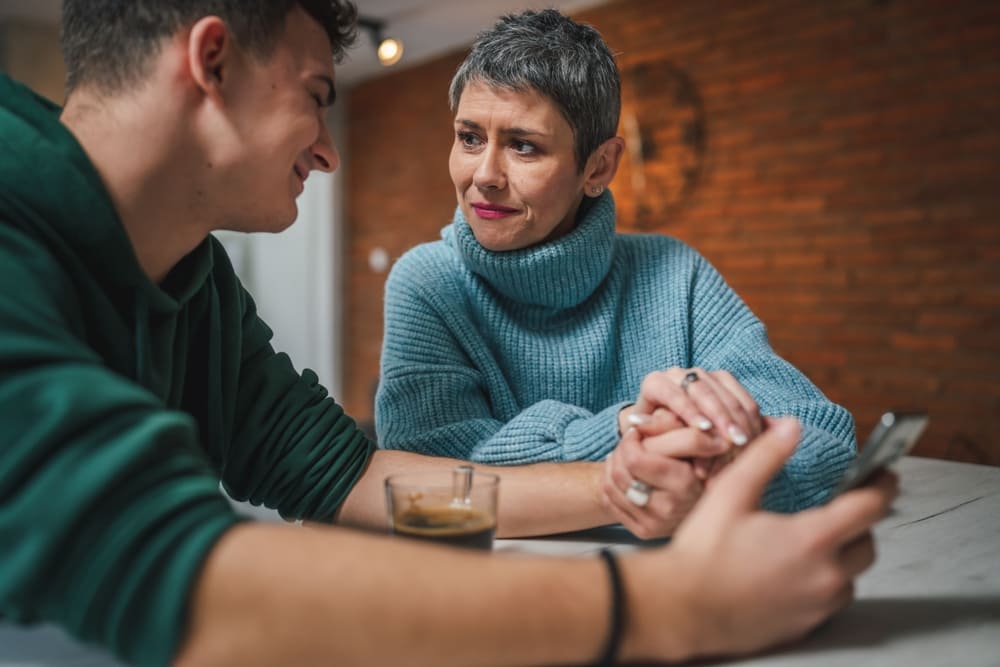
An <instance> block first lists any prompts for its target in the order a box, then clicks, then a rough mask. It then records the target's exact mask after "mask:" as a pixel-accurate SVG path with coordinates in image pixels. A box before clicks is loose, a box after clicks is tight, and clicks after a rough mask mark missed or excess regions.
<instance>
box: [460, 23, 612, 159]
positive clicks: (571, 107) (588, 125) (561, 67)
mask: <svg viewBox="0 0 1000 667" xmlns="http://www.w3.org/2000/svg"><path fill="white" fill-rule="evenodd" d="M473 82H482V83H485V84H487V85H489V86H494V87H498V88H505V89H509V90H517V91H523V90H527V89H533V90H535V91H537V92H539V93H541V94H542V95H545V96H546V97H548V98H550V99H551V100H552V101H553V102H555V104H556V106H557V107H558V108H559V111H561V112H562V115H563V117H565V118H566V121H567V122H568V123H569V125H570V127H571V128H572V129H573V136H574V139H575V147H576V160H577V166H578V168H579V169H580V170H582V169H583V168H584V166H585V165H586V163H587V158H588V157H590V155H591V153H593V152H594V150H596V149H597V147H598V146H600V145H601V144H602V143H603V142H605V141H607V140H608V139H610V138H612V137H613V136H615V133H616V132H617V130H618V116H619V114H620V112H621V81H620V79H619V76H618V67H617V66H616V65H615V59H614V56H613V55H612V54H611V50H610V49H609V48H608V45H607V44H605V42H604V39H603V38H602V37H601V35H600V33H598V32H597V30H595V29H594V28H593V27H591V26H589V25H584V24H581V23H577V22H575V21H573V20H572V19H570V18H569V17H567V16H565V15H563V14H561V13H560V12H558V11H556V10H555V9H546V10H543V11H526V12H522V13H520V14H509V15H507V16H504V17H502V18H501V19H500V20H499V21H497V23H496V24H495V25H494V26H493V27H492V28H490V29H488V30H485V31H483V32H481V33H479V35H478V36H477V37H476V41H475V43H473V45H472V51H471V52H470V53H469V55H468V56H467V57H466V59H465V61H464V62H463V63H462V64H461V65H460V66H459V68H458V71H457V72H455V76H454V78H453V79H452V80H451V89H450V91H449V95H450V98H451V109H452V111H455V110H456V109H457V108H458V102H459V99H461V97H462V92H463V91H464V90H465V87H466V86H467V85H469V84H470V83H473Z"/></svg>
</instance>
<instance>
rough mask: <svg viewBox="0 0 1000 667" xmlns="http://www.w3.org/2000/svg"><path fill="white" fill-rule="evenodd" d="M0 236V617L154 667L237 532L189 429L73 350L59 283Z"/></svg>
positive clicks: (178, 416)
mask: <svg viewBox="0 0 1000 667" xmlns="http://www.w3.org/2000/svg"><path fill="white" fill-rule="evenodd" d="M51 262H52V260H51V259H50V257H49V256H48V255H47V254H45V253H44V252H42V251H40V249H39V248H37V247H35V246H34V245H33V242H32V241H30V240H27V239H26V238H25V237H23V236H22V235H19V234H17V233H15V232H13V231H12V230H11V228H9V227H7V226H0V285H2V286H3V291H2V292H0V433H3V434H4V435H3V441H2V442H0V545H2V548H0V612H2V613H3V614H4V615H6V616H7V617H9V618H11V619H12V620H14V621H16V622H22V623H28V622H34V621H47V622H51V623H55V624H57V625H60V626H62V627H63V628H64V629H66V630H67V631H68V632H69V633H70V634H71V635H73V636H75V637H76V638H77V639H79V640H81V641H83V642H87V643H94V644H99V645H102V646H104V647H106V648H108V649H110V650H111V651H112V652H113V653H115V654H116V655H117V656H119V657H120V658H122V659H124V660H125V661H126V662H128V663H131V664H136V665H164V664H168V663H169V661H170V660H171V659H172V657H173V656H174V654H175V651H176V649H177V647H178V646H179V644H180V642H181V640H182V637H183V634H184V630H185V617H186V606H187V603H188V599H189V596H190V594H191V588H192V585H193V583H194V581H195V579H196V577H197V575H198V572H199V570H200V568H201V565H202V562H203V560H204V558H205V557H206V555H207V554H208V552H209V551H210V550H211V549H212V548H213V546H214V544H215V542H216V541H217V540H218V539H219V537H220V536H221V535H222V534H223V533H224V532H225V531H226V530H227V529H229V528H230V527H232V526H233V525H234V524H235V523H236V522H237V521H238V520H239V519H238V518H237V516H236V515H235V514H234V512H233V511H232V509H231V508H230V506H229V503H228V501H227V500H226V499H225V498H224V497H223V496H222V494H221V493H219V489H218V481H217V476H216V475H215V474H214V473H213V470H212V468H211V465H210V463H209V462H208V460H207V459H206V457H205V455H204V453H203V452H202V450H201V449H200V448H199V446H198V443H197V434H196V429H195V426H194V423H193V422H192V420H191V418H190V417H189V416H188V415H186V414H184V413H181V412H177V411H171V410H168V409H166V408H165V407H164V405H163V404H162V403H161V402H160V401H159V400H158V399H157V398H156V397H155V396H153V395H152V394H150V393H149V392H147V391H146V390H144V389H143V388H141V387H140V386H138V385H136V384H135V383H133V382H132V381H130V380H129V379H127V378H125V377H123V376H121V375H119V374H117V373H115V372H113V371H111V370H109V369H108V368H107V367H106V366H105V365H104V364H103V363H102V360H101V359H100V358H99V357H98V356H97V355H96V354H95V353H94V352H93V351H92V350H91V348H90V347H89V346H88V345H87V344H86V342H85V341H84V340H82V333H80V332H79V331H78V329H79V327H78V325H75V324H74V322H75V321H77V319H76V318H75V317H74V316H73V314H72V310H73V309H74V308H77V307H78V306H77V305H75V304H74V303H73V302H72V300H71V299H69V298H67V295H71V294H72V293H73V290H72V286H71V285H69V284H67V281H68V279H67V278H65V274H63V273H62V272H61V271H60V270H59V269H58V268H57V267H55V266H54V265H52V264H51Z"/></svg>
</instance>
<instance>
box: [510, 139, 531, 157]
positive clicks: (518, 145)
mask: <svg viewBox="0 0 1000 667" xmlns="http://www.w3.org/2000/svg"><path fill="white" fill-rule="evenodd" d="M510 146H511V148H513V149H514V152H515V153H517V154H518V155H533V154H534V153H536V152H537V150H538V149H536V148H535V145H534V144H532V143H529V142H527V141H518V140H515V141H512V142H511V144H510Z"/></svg>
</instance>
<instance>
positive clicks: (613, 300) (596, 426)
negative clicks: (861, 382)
mask: <svg viewBox="0 0 1000 667" xmlns="http://www.w3.org/2000/svg"><path fill="white" fill-rule="evenodd" d="M441 236H442V240H441V241H436V242H433V243H427V244H423V245H420V246H417V247H415V248H413V249H412V250H410V251H409V252H407V253H406V254H404V255H403V256H402V257H401V258H400V259H399V261H398V262H397V263H396V265H395V266H394V267H393V269H392V272H391V273H390V275H389V279H388V282H387V284H386V295H385V338H384V342H383V348H382V369H381V381H380V385H379V390H378V394H377V397H376V407H375V417H376V430H377V433H378V440H379V445H380V446H381V447H384V448H389V449H406V450H411V451H415V452H421V453H425V454H435V455H440V456H451V457H456V458H461V459H468V460H472V461H477V462H480V463H490V464H516V463H528V462H535V461H574V460H592V461H596V460H601V459H604V458H605V457H606V456H607V455H608V454H609V453H610V452H611V451H612V450H613V449H614V447H615V446H616V445H617V443H618V440H619V437H620V436H619V433H618V417H617V416H618V412H619V410H621V408H622V407H624V406H625V405H627V404H628V403H630V402H632V401H634V400H635V398H636V396H637V394H638V391H639V385H640V383H641V382H642V379H643V377H645V376H646V375H647V374H648V373H650V372H651V371H655V370H658V369H666V368H670V367H673V366H681V367H691V366H700V367H702V368H705V369H707V370H719V369H724V370H727V371H729V372H730V373H732V374H733V375H734V376H735V377H736V379H737V380H739V381H740V382H741V383H742V384H743V386H744V387H746V389H747V391H749V393H750V394H751V395H752V396H753V397H754V398H755V399H756V400H757V402H758V403H759V405H760V407H761V411H762V412H763V413H764V414H766V415H772V416H779V415H794V416H796V417H798V418H799V420H800V421H801V422H802V424H803V435H802V441H801V443H800V444H799V448H798V450H797V451H796V453H795V454H794V456H793V457H792V458H791V459H790V460H789V461H788V462H787V463H786V465H785V467H784V469H783V470H782V472H781V473H779V475H778V476H777V477H776V478H775V479H774V480H773V481H772V483H771V485H770V487H769V488H768V491H767V493H766V495H765V505H766V506H767V507H769V508H771V509H775V510H781V511H793V510H797V509H801V508H804V507H808V506H810V505H814V504H817V503H819V502H822V501H823V500H824V499H825V498H826V497H827V496H828V494H829V491H830V489H831V488H832V487H833V485H834V484H835V483H836V481H837V479H838V477H839V475H840V474H841V473H842V472H843V470H844V468H845V467H846V466H847V464H848V462H849V461H850V459H851V458H852V456H853V455H854V451H855V441H854V426H853V420H852V418H851V416H850V414H849V413H848V412H847V411H846V410H845V409H844V408H842V407H840V406H838V405H835V404H834V403H831V402H830V401H829V400H827V399H826V397H824V396H823V394H822V393H821V392H820V391H819V390H818V389H817V388H816V387H815V386H814V385H813V384H812V383H811V382H809V380H807V379H806V378H805V376H803V375H802V373H800V372H799V371H798V370H796V369H795V368H794V367H793V366H792V365H791V364H789V363H788V362H786V361H784V360H783V359H781V358H780V357H779V356H778V355H777V354H775V352H774V350H772V349H771V346H770V345H769V343H768V341H767V333H766V331H765V328H764V325H763V324H762V323H761V322H760V320H758V319H757V318H756V317H755V316H754V314H753V313H752V312H751V311H750V309H749V308H747V306H746V305H745V304H744V303H743V301H742V300H741V299H740V298H739V296H737V295H736V293H735V292H733V290H732V289H730V287H729V286H728V285H727V284H726V283H725V281H724V280H723V279H722V277H721V276H720V275H719V273H718V272H717V271H716V270H715V269H714V268H713V267H712V266H711V265H710V264H709V263H708V261H707V260H705V258H703V257H702V256H701V255H699V254H698V253H697V252H695V251H694V250H693V249H691V248H690V247H689V246H687V245H685V244H684V243H682V242H680V241H678V240H676V239H672V238H669V237H666V236H661V235H646V234H644V235H632V234H616V233H615V215H614V200H613V199H612V197H611V194H610V193H609V192H606V193H605V194H604V195H602V196H601V197H599V198H597V199H596V200H590V199H585V200H584V205H583V207H582V210H581V213H580V221H579V224H578V225H577V227H576V228H575V229H574V230H573V231H572V232H570V233H569V234H567V235H566V236H564V237H562V238H560V239H558V240H556V241H554V242H551V243H545V244H541V245H538V246H533V247H531V248H525V249H523V250H515V251H507V252H493V251H489V250H486V249H485V248H483V247H482V246H481V245H480V244H479V242H478V241H476V239H475V237H474V236H473V234H472V230H471V228H470V227H469V225H468V223H467V222H466V221H465V219H464V217H463V216H462V213H461V210H458V211H457V212H456V213H455V217H454V220H453V222H452V224H451V225H449V226H448V227H445V228H444V230H442V233H441Z"/></svg>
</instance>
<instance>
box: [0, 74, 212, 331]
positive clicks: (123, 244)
mask: <svg viewBox="0 0 1000 667" xmlns="http://www.w3.org/2000/svg"><path fill="white" fill-rule="evenodd" d="M61 111H62V110H61V108H60V107H59V106H57V105H55V104H53V103H52V102H50V101H48V100H46V99H45V98H43V97H41V96H39V95H37V94H35V93H34V92H32V91H31V90H30V89H28V88H27V87H26V86H24V85H22V84H19V83H17V82H15V81H12V80H11V79H9V78H8V77H6V76H3V75H0V154H5V156H6V157H5V158H4V159H2V160H0V183H3V184H4V187H3V189H0V222H2V223H5V224H14V225H16V226H18V227H20V228H22V229H23V230H25V231H26V232H28V233H30V234H31V235H33V236H36V237H37V238H39V239H40V240H42V241H43V242H44V243H45V244H46V245H47V246H49V247H50V248H51V249H52V251H53V253H54V254H55V255H56V256H57V257H59V259H60V260H61V261H62V262H63V263H64V265H65V266H66V267H67V268H68V269H70V270H71V271H72V270H75V269H78V270H80V271H85V272H86V274H87V275H88V276H90V277H91V278H93V279H96V280H97V281H98V282H99V283H100V286H101V288H102V289H103V290H104V291H105V292H106V293H107V294H109V295H112V296H113V298H114V299H115V301H116V302H118V303H119V304H120V305H124V303H123V302H132V304H133V307H135V305H136V304H142V308H143V309H147V310H148V311H150V312H151V313H171V312H176V311H177V310H178V309H179V308H180V307H181V306H182V305H183V304H184V302H186V301H187V300H188V299H189V298H190V297H191V296H192V295H193V294H194V293H195V292H197V290H198V289H199V287H200V286H201V285H202V284H203V283H204V281H205V279H206V277H207V275H208V274H209V272H210V271H211V268H212V248H211V245H210V244H209V243H207V242H206V243H203V244H201V245H200V246H199V247H198V248H197V249H196V250H195V251H194V252H193V253H191V254H190V255H188V256H187V257H185V258H184V260H183V261H182V262H181V263H180V264H178V267H176V268H175V271H173V272H171V275H170V276H168V278H167V280H166V281H165V282H164V284H165V285H168V286H169V288H168V290H165V289H163V288H161V287H160V286H158V285H156V284H154V283H153V282H152V281H150V280H149V278H148V277H147V276H146V274H145V273H144V272H143V271H142V268H141V267H140V265H139V261H138V259H137V258H136V255H135V252H134V250H133V249H132V245H131V242H130V241H129V238H128V235H127V234H126V232H125V228H124V226H123V225H122V222H121V219H120V218H119V217H118V212H117V211H116V210H115V207H114V203H113V202H112V201H111V197H110V195H109V193H108V190H107V188H106V187H105V185H104V182H103V181H102V179H101V176H100V174H99V173H98V172H97V169H96V168H95V167H94V165H93V163H91V161H90V159H89V158H88V156H87V154H86V152H85V151H84V150H83V147H82V146H81V145H80V143H79V142H78V141H77V140H76V137H74V136H73V134H72V133H71V132H70V131H69V129H68V128H67V127H66V126H65V125H63V123H62V122H61V121H60V119H59V114H60V113H61ZM25 164H28V165H33V167H32V169H30V170H25V169H24V168H23V165H25ZM84 267H86V268H84ZM175 274H177V275H175Z"/></svg>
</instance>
